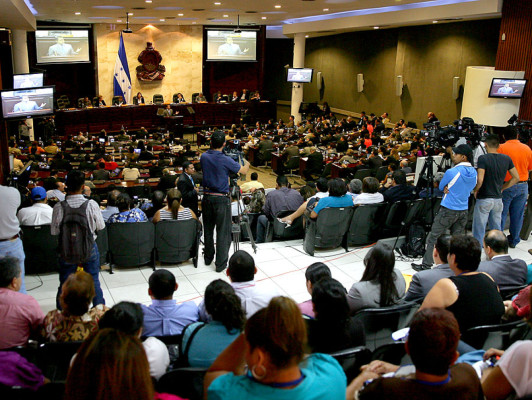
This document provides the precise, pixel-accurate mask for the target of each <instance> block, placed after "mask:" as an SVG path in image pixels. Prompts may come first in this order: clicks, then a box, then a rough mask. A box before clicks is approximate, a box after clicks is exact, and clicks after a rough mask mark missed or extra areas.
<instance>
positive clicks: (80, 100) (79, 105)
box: [78, 97, 84, 108]
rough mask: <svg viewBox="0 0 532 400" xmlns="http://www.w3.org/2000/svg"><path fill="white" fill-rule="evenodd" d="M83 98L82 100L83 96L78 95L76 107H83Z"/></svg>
mask: <svg viewBox="0 0 532 400" xmlns="http://www.w3.org/2000/svg"><path fill="white" fill-rule="evenodd" d="M83 100H84V98H83V97H80V98H79V99H78V108H83Z"/></svg>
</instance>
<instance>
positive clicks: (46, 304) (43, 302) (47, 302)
mask: <svg viewBox="0 0 532 400" xmlns="http://www.w3.org/2000/svg"><path fill="white" fill-rule="evenodd" d="M39 305H40V306H41V310H42V311H43V313H44V314H47V313H48V312H49V311H52V310H55V309H56V308H57V307H56V304H55V296H54V297H51V298H49V299H40V300H39Z"/></svg>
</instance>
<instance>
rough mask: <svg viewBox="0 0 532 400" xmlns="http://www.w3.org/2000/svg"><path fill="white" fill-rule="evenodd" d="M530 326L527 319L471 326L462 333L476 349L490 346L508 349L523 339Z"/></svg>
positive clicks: (463, 338) (464, 338) (464, 339)
mask: <svg viewBox="0 0 532 400" xmlns="http://www.w3.org/2000/svg"><path fill="white" fill-rule="evenodd" d="M529 331H530V327H529V326H528V323H527V322H526V321H525V320H520V321H514V322H508V323H502V324H496V325H483V326H475V327H473V328H469V329H468V330H467V331H465V332H464V333H463V334H462V340H463V341H464V342H466V343H467V344H469V345H470V346H473V347H474V348H475V349H484V350H488V349H490V348H492V347H493V348H495V349H500V350H506V349H507V348H508V347H510V346H511V345H512V344H513V343H514V342H516V341H517V340H522V339H524V338H525V336H526V335H527V334H528V333H529Z"/></svg>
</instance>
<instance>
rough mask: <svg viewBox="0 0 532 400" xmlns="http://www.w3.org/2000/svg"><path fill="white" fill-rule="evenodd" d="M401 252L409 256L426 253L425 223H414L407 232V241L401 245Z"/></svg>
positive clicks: (415, 256) (418, 255)
mask: <svg viewBox="0 0 532 400" xmlns="http://www.w3.org/2000/svg"><path fill="white" fill-rule="evenodd" d="M401 252H402V253H403V254H404V255H405V256H407V257H413V258H417V257H421V256H423V255H424V254H425V229H424V228H423V225H421V224H417V223H415V222H414V223H413V224H412V225H410V227H409V228H408V232H407V233H406V240H405V243H403V245H402V246H401Z"/></svg>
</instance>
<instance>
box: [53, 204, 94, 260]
mask: <svg viewBox="0 0 532 400" xmlns="http://www.w3.org/2000/svg"><path fill="white" fill-rule="evenodd" d="M89 201H90V200H87V201H85V202H84V203H83V204H82V205H81V206H80V207H78V208H72V207H70V205H69V204H68V203H67V201H66V200H64V201H62V202H61V208H62V209H63V220H62V221H61V227H60V232H59V254H60V255H61V258H62V259H63V260H64V261H65V263H68V264H82V263H84V262H86V261H87V260H88V259H89V257H90V255H91V253H92V248H93V247H94V236H93V235H92V232H91V230H90V227H89V219H88V218H87V206H88V204H89Z"/></svg>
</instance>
